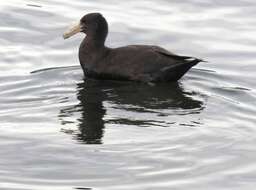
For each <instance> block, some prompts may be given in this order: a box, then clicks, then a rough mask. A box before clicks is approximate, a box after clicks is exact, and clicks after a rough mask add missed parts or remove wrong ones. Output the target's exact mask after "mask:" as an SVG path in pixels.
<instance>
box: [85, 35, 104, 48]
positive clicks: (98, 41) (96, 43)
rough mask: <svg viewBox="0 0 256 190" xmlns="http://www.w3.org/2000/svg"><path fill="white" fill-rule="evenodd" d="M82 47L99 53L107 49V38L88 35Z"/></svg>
mask: <svg viewBox="0 0 256 190" xmlns="http://www.w3.org/2000/svg"><path fill="white" fill-rule="evenodd" d="M81 47H82V48H83V49H85V50H90V51H98V50H100V49H103V48H104V47H105V38H101V37H99V36H98V37H94V36H90V35H87V36H86V37H85V38H84V40H83V41H82V43H81Z"/></svg>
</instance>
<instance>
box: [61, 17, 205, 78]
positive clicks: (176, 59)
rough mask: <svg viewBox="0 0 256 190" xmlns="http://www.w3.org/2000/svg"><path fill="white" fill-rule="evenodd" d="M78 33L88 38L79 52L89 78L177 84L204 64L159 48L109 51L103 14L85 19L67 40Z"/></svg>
mask: <svg viewBox="0 0 256 190" xmlns="http://www.w3.org/2000/svg"><path fill="white" fill-rule="evenodd" d="M77 32H84V33H85V34H86V37H85V38H84V40H83V41H82V43H81V45H80V48H79V60H80V64H81V66H82V68H83V71H84V74H85V76H87V77H93V78H98V79H111V80H133V81H142V82H164V81H177V80H179V79H180V78H181V77H182V76H183V75H184V74H185V73H186V72H187V71H188V70H189V69H190V68H191V67H193V66H194V65H196V64H197V63H199V62H200V61H202V60H200V59H197V58H193V57H188V56H179V55H176V54H173V53H171V52H169V51H167V50H165V49H163V48H161V47H158V46H149V45H129V46H124V47H119V48H109V47H106V46H105V45H104V43H105V40H106V37H107V34H108V24H107V21H106V20H105V18H104V17H103V16H102V15H101V14H100V13H90V14H87V15H85V16H84V17H82V18H81V20H80V23H79V25H78V26H76V27H75V28H73V29H72V30H71V31H69V32H67V33H65V34H64V38H68V37H70V36H71V35H74V34H75V33H77Z"/></svg>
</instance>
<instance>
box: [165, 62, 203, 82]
mask: <svg viewBox="0 0 256 190" xmlns="http://www.w3.org/2000/svg"><path fill="white" fill-rule="evenodd" d="M199 62H206V61H204V60H202V59H197V58H191V59H186V60H185V61H184V62H182V63H178V64H175V65H172V66H168V67H165V68H163V69H162V70H161V72H162V73H161V78H162V81H177V80H179V79H180V78H181V77H182V76H183V75H184V74H185V73H186V72H187V71H188V70H189V69H190V68H191V67H193V66H195V65H196V64H198V63H199Z"/></svg>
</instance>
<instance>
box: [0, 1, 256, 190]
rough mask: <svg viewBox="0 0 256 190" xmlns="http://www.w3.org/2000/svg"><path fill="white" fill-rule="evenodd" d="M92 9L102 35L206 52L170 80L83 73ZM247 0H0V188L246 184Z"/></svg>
mask: <svg viewBox="0 0 256 190" xmlns="http://www.w3.org/2000/svg"><path fill="white" fill-rule="evenodd" d="M89 12H101V13H102V14H103V15H104V16H105V17H106V18H107V20H108V22H109V30H110V33H109V36H108V39H107V42H106V44H107V45H108V46H110V47H118V46H122V45H127V44H154V45H160V46H162V47H165V48H166V49H168V50H170V51H173V52H175V53H178V54H182V55H192V56H195V57H199V58H203V59H206V60H207V61H208V62H207V63H201V64H199V65H197V66H196V67H194V68H193V69H191V70H190V71H189V72H188V73H187V75H185V76H184V77H183V78H182V79H181V80H180V81H179V82H178V83H169V84H168V83H167V84H159V85H156V86H148V85H144V84H139V83H132V82H113V81H97V80H87V79H86V80H84V79H83V74H82V71H81V69H80V66H79V61H78V55H77V52H78V47H79V43H80V42H81V40H82V38H83V35H82V34H79V35H77V36H75V37H73V38H71V39H68V40H65V41H64V40H63V39H62V33H63V32H64V31H65V30H66V29H67V27H68V26H69V25H70V24H72V23H74V22H76V21H78V20H79V19H80V17H81V16H83V15H84V14H86V13H89ZM255 16H256V3H255V2H254V1H253V0H246V1H245V0H244V1H242V0H237V1H229V0H225V1H219V0H217V1H216V0H204V1H192V0H185V1H177V0H173V1H167V0H157V1H153V0H150V1H145V0H137V1H117V0H109V1H102V0H94V1H83V0H74V1H59V0H45V1H40V0H21V1H18V0H9V1H2V2H1V3H0V52H1V56H0V139H1V140H0V189H1V190H2V189H3V190H72V189H93V190H95V189H97V190H155V189H161V190H162V189H163V190H165V189H166V190H169V189H175V190H187V189H194V190H200V189H201V190H205V189H207V190H213V189H214V190H222V189H223V190H224V189H225V190H226V189H233V190H235V189H237V190H238V189H239V190H241V189H243V190H251V189H254V188H255V185H256V163H255V160H256V147H255V144H256V128H255V127H256V126H255V125H256V118H255V115H256V93H255V90H256V88H255V81H256V74H255V71H256V65H255V60H256V48H255V47H256V20H255Z"/></svg>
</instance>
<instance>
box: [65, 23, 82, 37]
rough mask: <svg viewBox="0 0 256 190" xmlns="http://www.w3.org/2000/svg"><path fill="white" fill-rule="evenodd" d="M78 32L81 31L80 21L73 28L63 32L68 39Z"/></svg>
mask: <svg viewBox="0 0 256 190" xmlns="http://www.w3.org/2000/svg"><path fill="white" fill-rule="evenodd" d="M78 32H81V24H80V23H78V24H76V25H75V26H72V27H71V28H69V29H68V30H67V31H66V32H65V33H64V34H63V38H64V39H67V38H69V37H71V36H74V35H75V34H77V33H78Z"/></svg>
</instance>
